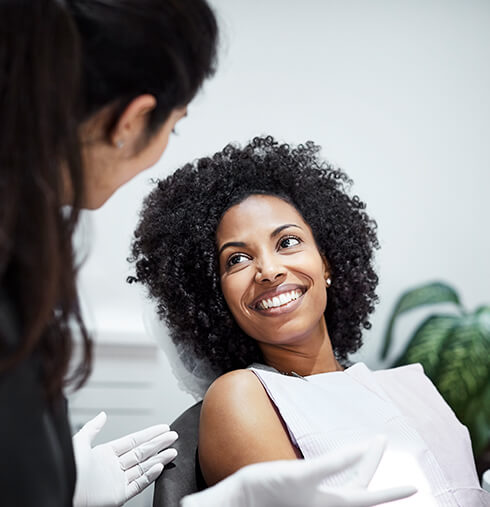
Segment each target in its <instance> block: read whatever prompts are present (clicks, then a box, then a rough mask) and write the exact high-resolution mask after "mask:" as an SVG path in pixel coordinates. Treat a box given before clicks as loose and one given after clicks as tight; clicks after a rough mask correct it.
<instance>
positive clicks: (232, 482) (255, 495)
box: [181, 437, 417, 507]
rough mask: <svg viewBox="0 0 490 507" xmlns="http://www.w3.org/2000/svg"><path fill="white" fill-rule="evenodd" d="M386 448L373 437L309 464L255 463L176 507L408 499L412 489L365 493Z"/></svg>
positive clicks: (330, 506) (361, 506) (327, 505)
mask: <svg viewBox="0 0 490 507" xmlns="http://www.w3.org/2000/svg"><path fill="white" fill-rule="evenodd" d="M385 446H386V439H385V438H384V437H377V438H375V439H374V440H373V442H371V444H370V445H369V446H368V448H367V449H366V446H357V447H355V448H349V449H347V450H341V451H335V452H332V453H329V454H327V455H325V456H321V457H319V458H315V459H312V460H308V461H306V460H291V461H288V460H285V461H273V462H268V463H257V464H255V465H249V466H247V467H244V468H242V469H241V470H239V471H238V472H237V473H235V474H233V475H232V476H230V477H227V478H226V479H225V480H224V481H221V482H219V483H218V484H216V485H215V486H213V487H211V488H208V489H205V490H204V491H201V492H200V493H195V494H193V495H189V496H187V497H185V498H184V499H183V500H182V502H181V507H216V506H219V507H232V506H233V507H302V506H308V507H368V506H371V505H378V504H380V503H385V502H390V501H392V500H398V499H400V498H405V497H407V496H410V495H413V494H414V493H415V492H416V491H417V490H416V489H415V488H414V487H412V486H401V487H396V488H390V489H384V490H379V491H368V490H367V489H366V488H367V485H368V484H369V482H370V480H371V478H372V476H373V475H374V472H375V471H376V469H377V467H378V464H379V462H380V460H381V456H382V455H383V452H384V448H385ZM355 463H358V465H357V467H356V474H355V478H354V479H352V480H351V481H350V482H349V483H347V484H344V485H342V486H338V487H323V486H322V487H321V488H319V487H318V486H319V484H320V483H321V481H322V480H323V479H325V478H326V477H328V476H329V475H333V474H335V473H338V472H341V471H343V470H345V469H346V468H348V467H350V466H352V465H353V464H355Z"/></svg>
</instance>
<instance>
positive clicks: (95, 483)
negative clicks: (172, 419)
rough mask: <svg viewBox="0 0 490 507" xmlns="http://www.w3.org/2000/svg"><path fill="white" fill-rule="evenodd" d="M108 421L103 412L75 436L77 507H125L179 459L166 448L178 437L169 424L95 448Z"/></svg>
mask: <svg viewBox="0 0 490 507" xmlns="http://www.w3.org/2000/svg"><path fill="white" fill-rule="evenodd" d="M106 420H107V416H106V414H105V412H101V413H100V414H98V415H97V416H96V417H94V418H93V419H91V420H90V421H89V422H88V423H87V424H85V425H84V426H83V427H82V429H81V430H80V431H79V432H78V433H76V434H75V435H74V436H73V449H74V453H75V462H76V465H77V483H76V486H75V495H74V497H73V505H74V507H116V506H120V505H123V504H124V503H125V502H127V501H128V500H129V499H130V498H132V497H133V496H135V495H137V494H138V493H140V492H141V491H143V490H144V489H145V488H146V487H147V486H149V485H150V484H151V483H152V482H153V481H154V480H155V479H156V478H157V477H158V476H159V475H160V474H161V473H162V470H163V467H164V465H166V464H167V463H169V462H170V461H172V460H173V459H174V458H175V456H177V451H176V450H175V449H167V447H168V446H169V445H172V444H173V443H174V442H175V440H177V437H178V435H177V433H175V431H169V430H170V428H169V427H168V425H166V424H159V425H157V426H151V427H149V428H146V429H144V430H141V431H138V432H136V433H131V434H130V435H126V436H125V437H122V438H119V439H117V440H112V441H111V442H107V443H105V444H101V445H97V446H95V447H92V442H93V440H94V438H95V435H97V433H98V432H99V431H100V430H101V429H102V427H103V426H104V424H105V423H106ZM163 449H165V450H163ZM160 451H163V452H160Z"/></svg>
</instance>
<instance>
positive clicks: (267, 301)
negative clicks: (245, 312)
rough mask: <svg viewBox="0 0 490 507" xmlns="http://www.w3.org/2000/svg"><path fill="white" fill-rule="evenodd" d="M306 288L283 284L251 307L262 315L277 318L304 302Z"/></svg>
mask: <svg viewBox="0 0 490 507" xmlns="http://www.w3.org/2000/svg"><path fill="white" fill-rule="evenodd" d="M306 290H307V289H306V287H302V286H300V285H297V284H282V285H279V286H278V287H275V288H274V289H272V290H269V291H267V292H264V293H262V294H261V295H260V296H258V297H257V298H255V300H254V301H253V302H252V303H251V304H250V305H249V307H250V308H251V309H252V310H255V311H257V312H260V313H261V314H262V315H270V316H276V315H281V314H282V313H289V312H292V311H293V310H295V309H296V308H297V307H298V306H299V305H300V304H301V303H302V301H303V295H304V294H305V292H306Z"/></svg>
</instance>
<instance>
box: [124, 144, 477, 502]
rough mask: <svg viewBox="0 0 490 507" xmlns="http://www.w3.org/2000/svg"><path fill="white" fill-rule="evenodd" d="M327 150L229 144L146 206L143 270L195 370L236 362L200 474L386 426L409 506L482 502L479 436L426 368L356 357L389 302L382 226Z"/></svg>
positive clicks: (390, 464)
mask: <svg viewBox="0 0 490 507" xmlns="http://www.w3.org/2000/svg"><path fill="white" fill-rule="evenodd" d="M318 152H319V148H318V147H317V146H315V145H314V144H313V143H306V144H305V145H299V146H297V147H291V146H289V145H280V144H278V143H277V142H276V141H274V139H272V138H271V137H266V138H255V139H254V140H253V141H252V142H251V143H250V144H248V145H247V146H245V147H244V148H239V147H235V146H232V145H229V146H227V147H226V148H225V149H224V150H223V151H222V152H220V153H217V154H215V155H214V156H213V157H212V158H203V159H200V160H198V161H196V162H195V163H193V164H188V165H186V166H184V167H183V168H182V169H180V170H178V171H176V173H175V174H174V175H172V176H170V177H168V178H167V179H165V180H162V181H160V182H159V183H158V185H157V187H156V188H155V189H154V190H153V192H152V193H151V194H150V195H149V197H148V198H147V200H146V202H145V206H144V209H143V212H142V217H141V222H140V224H139V226H138V229H137V230H136V233H135V235H136V238H135V241H134V244H133V256H134V259H133V260H134V261H135V262H136V272H137V280H139V281H141V282H143V283H144V284H145V285H146V286H147V288H148V289H149V293H150V295H151V297H152V298H153V299H155V300H156V302H157V304H158V311H159V313H160V316H161V317H162V318H164V319H165V320H166V322H167V323H168V324H169V327H170V329H171V332H172V337H173V340H174V341H175V342H178V343H179V344H182V343H184V344H187V345H188V348H189V349H190V350H189V353H188V354H187V355H186V357H185V358H184V359H187V361H188V363H189V366H190V367H191V368H192V366H193V364H192V363H193V362H195V361H196V360H199V359H200V358H204V359H206V360H207V361H209V362H210V363H211V364H212V365H213V367H214V368H215V371H216V373H217V374H219V373H225V372H227V373H225V374H224V375H222V376H221V377H219V378H218V379H217V380H216V381H215V382H214V383H213V385H212V386H211V387H210V388H209V390H208V392H207V393H206V396H205V399H204V403H203V406H202V411H201V421H200V429H199V460H200V465H201V468H202V472H203V476H204V478H205V480H206V482H207V483H208V484H209V485H211V484H214V483H215V482H218V481H220V480H222V479H224V478H225V477H227V476H229V475H230V474H232V473H234V472H235V471H236V470H238V469H239V468H242V467H244V466H246V465H248V464H250V463H256V462H261V461H269V460H278V459H297V458H305V459H310V458H314V457H316V456H318V455H322V454H325V453H328V452H330V451H333V450H336V449H339V448H343V447H347V446H349V445H352V444H353V443H360V442H363V441H366V440H368V439H370V438H372V437H373V436H375V435H377V434H385V435H387V437H388V447H387V451H386V452H385V455H384V456H383V459H382V460H381V463H380V466H379V468H378V471H377V473H376V474H375V476H374V479H373V481H374V484H375V485H376V486H378V487H382V488H386V487H392V486H399V485H402V484H403V483H405V482H408V483H411V484H414V485H416V487H417V488H418V490H419V491H418V493H417V494H416V495H414V496H413V497H411V498H410V499H405V500H401V501H400V503H401V504H403V505H417V506H419V505H424V506H429V505H434V506H436V505H484V503H483V502H484V501H486V499H485V498H484V495H485V493H484V492H483V491H482V490H481V489H480V488H479V487H478V480H477V477H476V473H475V469H474V464H473V458H472V454H471V444H470V441H469V438H468V432H467V430H466V428H465V427H464V426H462V425H461V424H460V423H459V421H458V420H457V419H456V417H455V416H454V414H453V413H452V411H451V410H450V408H449V407H448V406H447V405H446V403H445V402H444V400H443V399H442V398H441V396H440V395H439V394H438V393H437V391H436V390H435V388H434V386H433V385H432V384H431V383H430V381H429V380H428V378H427V377H426V376H425V375H424V373H423V371H422V369H421V368H420V366H419V365H411V366H408V367H404V368H398V369H395V370H385V371H379V372H372V371H370V370H369V369H368V368H367V367H366V366H365V365H364V364H362V363H358V364H355V365H353V366H349V365H348V364H347V356H348V354H349V353H350V352H353V351H355V350H357V348H358V347H359V346H360V344H361V334H362V328H368V327H369V314H370V313H371V312H372V311H373V307H374V303H375V302H376V294H375V289H376V285H377V281H378V280H377V276H376V273H375V272H374V269H373V265H372V264H373V251H374V249H375V248H376V247H377V246H378V243H377V238H376V226H375V223H374V222H373V221H372V220H371V219H370V218H369V217H368V215H367V214H366V213H365V211H364V209H365V205H364V203H362V202H361V201H360V200H359V198H358V197H357V196H354V197H351V196H350V195H349V193H348V184H349V183H350V181H349V179H348V177H347V176H346V175H345V173H343V172H342V171H340V170H337V169H334V168H333V167H331V166H330V165H328V164H327V163H326V162H324V161H322V160H321V159H320V158H319V156H318ZM252 363H254V364H252ZM441 428H444V432H443V434H442V435H441V431H440V429H441ZM400 471H403V473H401V472H400ZM394 472H395V473H394ZM351 479H352V477H349V475H348V474H344V475H342V476H341V477H337V478H335V477H334V478H329V479H328V480H326V481H324V484H325V485H326V486H332V485H338V484H349V481H350V480H351Z"/></svg>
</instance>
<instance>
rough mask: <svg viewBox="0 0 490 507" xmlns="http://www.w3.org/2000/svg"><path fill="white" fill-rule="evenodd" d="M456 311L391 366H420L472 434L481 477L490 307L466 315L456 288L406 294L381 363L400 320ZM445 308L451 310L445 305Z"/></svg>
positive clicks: (422, 330)
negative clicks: (420, 312) (415, 313)
mask: <svg viewBox="0 0 490 507" xmlns="http://www.w3.org/2000/svg"><path fill="white" fill-rule="evenodd" d="M441 303H446V304H447V303H449V304H450V305H452V308H453V310H452V311H449V312H448V311H445V312H443V313H442V312H438V313H433V314H431V315H430V316H429V317H426V318H425V319H424V320H423V321H422V323H420V325H419V326H418V327H417V328H416V329H415V331H414V333H413V334H412V336H411V337H409V339H408V341H407V343H406V345H405V348H404V350H403V352H402V353H401V355H400V356H399V357H398V358H397V359H396V360H395V361H394V363H393V366H402V365H405V364H410V363H421V364H422V366H423V367H424V371H425V374H426V375H427V376H428V377H429V378H430V379H431V380H432V382H433V383H434V385H435V386H436V387H437V389H438V391H439V392H440V393H441V395H442V396H443V398H444V399H445V400H446V402H447V403H448V404H449V406H450V407H451V408H452V409H453V410H454V412H455V413H456V416H457V417H458V419H459V420H460V421H461V422H462V423H463V424H464V425H466V427H467V428H468V430H469V432H470V435H471V441H472V445H473V452H474V455H475V458H476V460H477V468H478V470H479V473H481V472H482V471H483V470H485V469H486V468H488V467H489V466H490V461H489V456H488V454H490V453H489V451H490V306H488V305H487V306H480V307H479V308H477V309H476V310H475V311H474V312H467V311H466V310H465V309H464V308H463V306H462V304H461V302H460V299H459V296H458V294H457V292H456V290H454V289H453V288H452V287H450V286H449V285H447V284H444V283H441V282H433V283H428V284H425V285H422V286H420V287H416V288H413V289H410V290H408V291H406V292H404V293H403V294H402V295H401V296H400V298H399V299H398V301H397V303H396V305H395V307H394V309H393V312H392V314H391V316H390V319H389V322H388V327H387V330H386V333H385V336H384V340H383V348H382V350H381V358H382V359H386V357H387V356H388V352H389V350H390V347H391V345H392V342H393V330H394V327H395V323H396V322H397V320H398V318H399V317H400V316H401V315H402V314H404V313H406V312H409V311H410V310H414V309H416V308H420V307H424V306H427V305H434V304H441ZM446 307H447V305H446Z"/></svg>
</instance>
